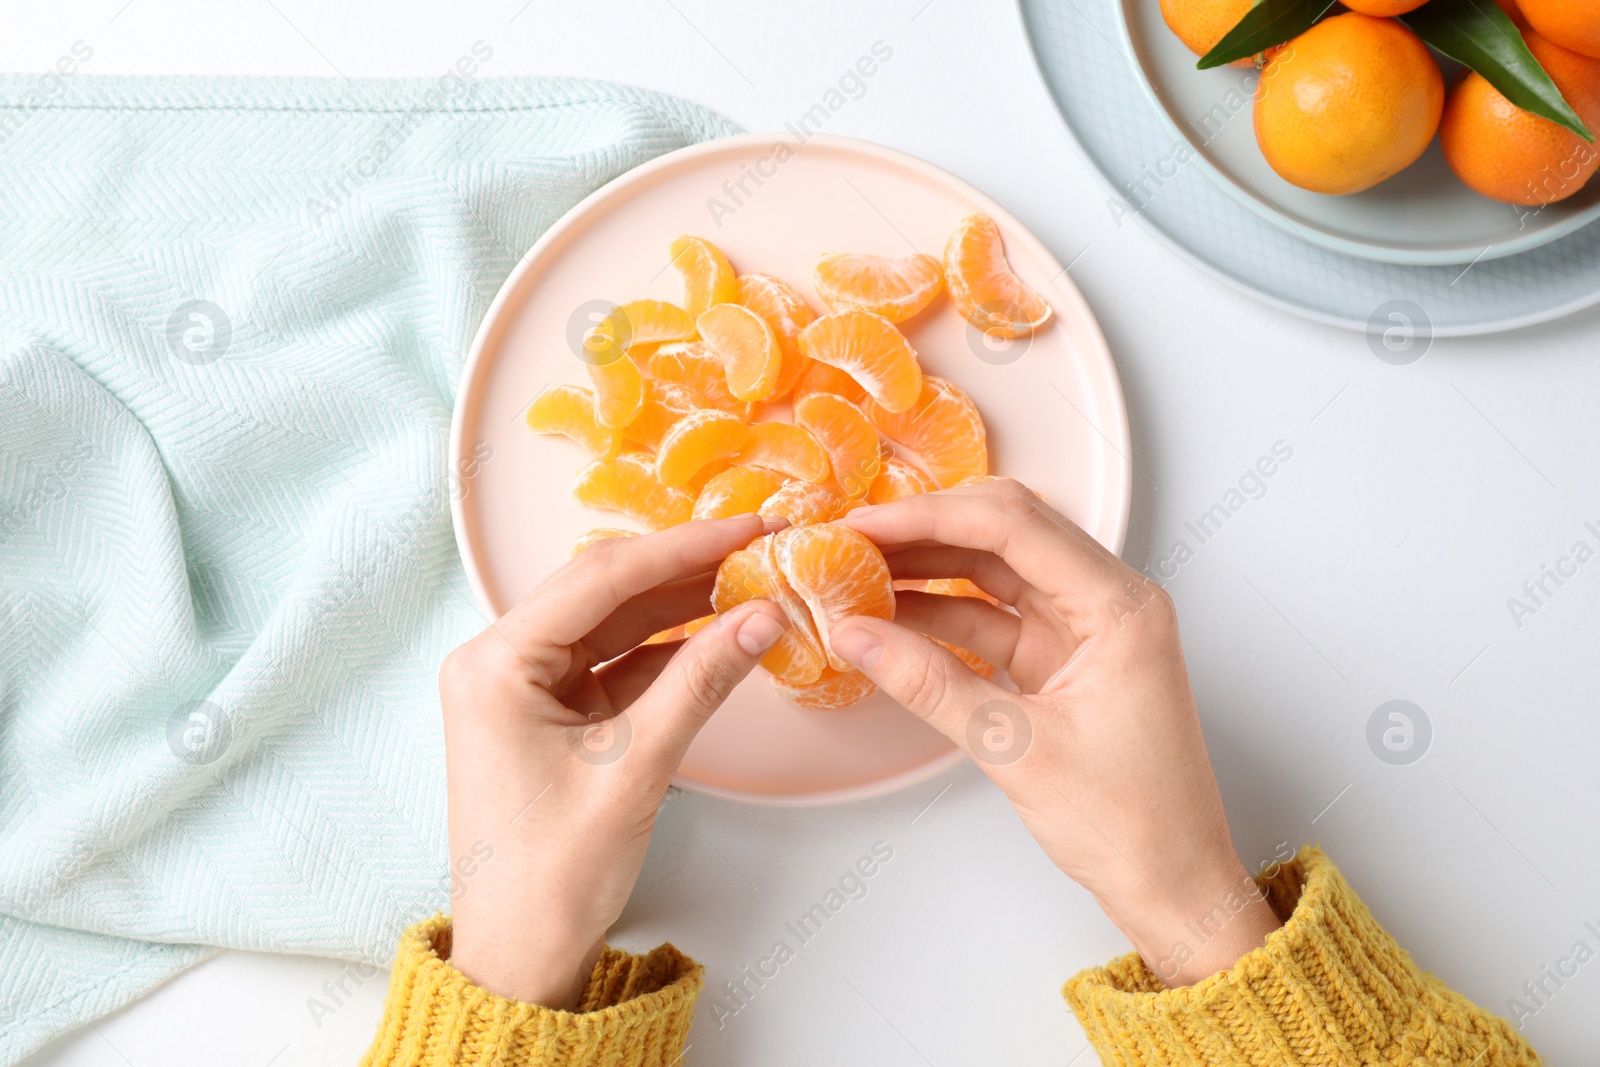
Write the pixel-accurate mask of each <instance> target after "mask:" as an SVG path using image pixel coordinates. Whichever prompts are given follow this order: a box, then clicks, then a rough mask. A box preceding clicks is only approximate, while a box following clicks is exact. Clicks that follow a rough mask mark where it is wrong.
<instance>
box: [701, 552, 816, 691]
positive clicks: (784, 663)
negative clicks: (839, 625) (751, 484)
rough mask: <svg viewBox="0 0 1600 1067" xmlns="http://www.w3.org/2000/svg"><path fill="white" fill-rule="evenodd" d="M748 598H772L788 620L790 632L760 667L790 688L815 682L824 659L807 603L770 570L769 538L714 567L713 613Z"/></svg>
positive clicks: (720, 612)
mask: <svg viewBox="0 0 1600 1067" xmlns="http://www.w3.org/2000/svg"><path fill="white" fill-rule="evenodd" d="M747 600H770V601H772V602H773V603H774V604H776V605H778V607H779V608H781V609H782V610H783V613H784V614H785V615H787V616H788V618H789V629H787V630H785V631H784V634H783V636H782V637H780V638H778V643H777V644H775V645H773V646H772V647H771V648H770V649H768V650H767V653H766V655H764V656H762V657H761V665H762V666H763V667H765V668H766V669H767V670H768V671H771V672H772V674H773V675H774V676H775V677H777V678H781V679H783V680H784V681H785V682H788V683H790V684H792V685H808V684H810V683H811V682H814V681H816V680H817V679H818V678H819V677H820V676H821V674H822V671H823V668H824V667H826V666H827V658H826V657H825V656H824V655H823V654H822V644H821V642H820V641H818V640H817V633H816V630H815V629H814V628H813V627H812V625H811V615H810V613H809V612H808V611H807V610H806V606H805V604H804V603H802V602H801V600H800V598H799V597H797V596H795V594H794V590H793V589H790V588H789V583H788V582H786V581H785V580H784V578H783V576H782V575H781V574H779V573H778V569H777V568H776V567H775V566H773V562H772V537H771V535H768V536H766V537H762V538H759V539H757V540H755V541H752V542H751V543H750V544H749V546H748V547H745V548H741V549H739V550H738V551H736V552H733V553H731V554H730V555H729V556H728V558H727V559H725V560H723V561H722V566H720V567H718V568H717V578H716V584H715V585H714V586H713V587H712V590H711V609H712V610H713V611H715V612H716V613H717V614H718V615H721V614H724V613H725V612H727V611H730V610H732V609H733V608H735V607H737V606H738V605H740V604H743V603H744V602H745V601H747Z"/></svg>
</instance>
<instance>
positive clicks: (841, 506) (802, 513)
mask: <svg viewBox="0 0 1600 1067" xmlns="http://www.w3.org/2000/svg"><path fill="white" fill-rule="evenodd" d="M846 508H847V505H846V503H845V499H844V497H842V496H840V495H839V494H838V493H835V492H834V491H833V490H832V489H829V488H828V487H827V486H825V485H817V484H816V483H815V482H802V481H798V480H796V481H792V482H789V483H788V484H787V485H785V486H784V487H783V488H781V489H779V490H778V491H777V492H776V493H773V494H772V495H771V496H769V497H767V499H766V500H764V501H763V502H762V504H761V507H760V508H758V509H757V511H756V513H757V514H759V515H760V516H761V517H762V518H763V519H786V520H788V522H789V525H791V526H809V525H811V524H812V523H817V522H827V521H829V520H830V519H834V518H837V517H838V516H839V515H841V514H843V513H844V512H845V510H846Z"/></svg>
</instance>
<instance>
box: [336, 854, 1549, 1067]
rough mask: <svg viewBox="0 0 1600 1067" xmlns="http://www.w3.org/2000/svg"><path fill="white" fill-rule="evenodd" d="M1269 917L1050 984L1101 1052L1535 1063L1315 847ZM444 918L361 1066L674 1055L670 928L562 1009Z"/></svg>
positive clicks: (680, 992)
mask: <svg viewBox="0 0 1600 1067" xmlns="http://www.w3.org/2000/svg"><path fill="white" fill-rule="evenodd" d="M1261 884H1262V886H1263V888H1265V889H1266V891H1267V894H1268V899H1269V900H1270V901H1271V903H1272V906H1273V909H1274V910H1275V911H1276V912H1277V913H1278V916H1279V917H1280V918H1281V919H1283V920H1284V924H1283V928H1282V929H1280V930H1278V931H1276V932H1275V933H1273V934H1272V936H1271V937H1269V938H1268V939H1267V943H1266V944H1265V945H1264V946H1262V947H1261V948H1259V949H1256V950H1255V951H1253V952H1251V953H1249V954H1247V955H1245V956H1244V957H1243V958H1241V959H1240V960H1239V961H1238V962H1237V963H1236V964H1234V966H1233V967H1232V969H1230V970H1227V971H1224V972H1222V973H1220V974H1214V975H1212V976H1211V977H1210V978H1207V979H1205V980H1204V981H1202V982H1198V983H1196V984H1195V985H1192V986H1187V987H1185V988H1182V989H1166V988H1164V987H1163V986H1162V984H1161V981H1160V979H1158V978H1157V977H1156V976H1155V974H1153V973H1152V972H1151V971H1150V969H1149V968H1148V967H1146V966H1145V965H1144V962H1143V961H1142V960H1141V959H1140V958H1139V956H1138V955H1137V954H1131V955H1127V956H1124V957H1122V958H1121V959H1118V960H1114V961H1113V962H1111V963H1110V964H1108V965H1107V966H1105V967H1096V968H1093V969H1092V970H1088V971H1084V972H1083V973H1081V974H1079V975H1077V976H1076V977H1074V978H1073V979H1072V980H1071V981H1069V982H1067V984H1066V988H1065V989H1064V990H1063V994H1064V995H1065V996H1066V999H1067V1003H1068V1004H1070V1005H1071V1006H1072V1010H1073V1011H1074V1012H1076V1013H1077V1016H1078V1021H1079V1022H1080V1023H1082V1024H1083V1028H1084V1031H1085V1032H1086V1033H1087V1034H1088V1035H1089V1040H1090V1041H1091V1042H1093V1043H1094V1047H1095V1050H1096V1051H1097V1052H1099V1054H1100V1059H1101V1062H1102V1063H1103V1064H1105V1065H1106V1067H1157V1065H1160V1067H1269V1065H1270V1067H1290V1065H1297V1067H1298V1065H1304V1067H1367V1065H1373V1064H1384V1065H1391V1067H1433V1065H1440V1067H1443V1065H1446V1064H1454V1065H1461V1067H1465V1065H1469V1064H1470V1065H1472V1067H1533V1065H1536V1064H1538V1063H1539V1057H1538V1056H1537V1055H1536V1054H1535V1053H1534V1051H1533V1049H1532V1048H1530V1047H1529V1046H1528V1045H1527V1044H1526V1043H1525V1042H1524V1041H1523V1040H1522V1039H1521V1038H1520V1037H1519V1036H1518V1035H1517V1033H1516V1032H1515V1031H1514V1030H1512V1029H1511V1027H1510V1026H1509V1025H1508V1024H1507V1023H1506V1022H1505V1021H1504V1020H1503V1019H1500V1018H1497V1017H1496V1016H1493V1015H1490V1014H1489V1013H1488V1012H1484V1011H1480V1010H1479V1009H1478V1008H1476V1007H1474V1006H1473V1005H1472V1003H1471V1002H1469V1001H1468V1000H1467V999H1466V998H1465V997H1462V996H1461V995H1459V994H1457V993H1454V992H1452V991H1451V990H1450V989H1449V988H1447V987H1446V986H1445V985H1444V983H1442V982H1440V981H1439V980H1438V979H1437V978H1434V977H1433V976H1432V975H1429V974H1424V973H1423V972H1422V971H1421V970H1419V969H1418V968H1417V966H1416V964H1414V963H1412V962H1411V957H1410V956H1408V955H1407V954H1406V953H1405V951H1404V950H1402V949H1401V948H1400V946H1399V945H1397V944H1396V943H1395V941H1394V939H1393V938H1391V937H1390V936H1389V935H1388V934H1386V933H1384V931H1383V929H1382V928H1381V927H1379V926H1378V924H1377V923H1376V922H1375V921H1374V920H1373V918H1372V916H1371V915H1370V914H1368V913H1367V909H1366V907H1365V906H1364V905H1363V904H1362V903H1361V901H1360V899H1359V898H1357V897H1356V895H1355V893H1354V892H1353V891H1352V890H1351V889H1350V886H1349V885H1348V884H1346V882H1345V880H1344V878H1343V877H1342V876H1341V875H1340V874H1339V872H1338V870H1337V869H1335V868H1334V866H1333V864H1332V863H1331V862H1329V860H1328V858H1327V857H1326V856H1324V855H1323V854H1322V852H1321V851H1320V850H1318V849H1305V850H1303V851H1302V852H1301V853H1300V854H1299V855H1298V856H1297V857H1296V858H1295V859H1294V860H1292V861H1291V862H1289V863H1287V864H1284V865H1282V866H1281V867H1279V868H1278V869H1277V870H1276V871H1275V872H1273V874H1272V875H1271V876H1270V877H1266V878H1263V879H1261ZM449 955H450V924H449V921H448V920H447V919H442V918H435V919H433V920H432V921H430V922H425V923H422V924H420V925H418V926H414V927H412V928H411V929H410V930H408V931H406V934H405V936H404V938H403V939H402V940H401V943H400V950H399V954H398V956H397V957H396V959H395V963H394V977H393V980H392V982H391V984H390V987H389V1000H388V1004H387V1006H386V1008H385V1010H384V1017H383V1023H382V1025H381V1026H380V1028H379V1030H378V1036H377V1039H376V1040H375V1041H374V1042H373V1045H372V1049H371V1051H369V1052H368V1053H367V1056H366V1059H364V1060H363V1061H362V1063H363V1064H364V1065H365V1067H456V1065H466V1064H496V1065H500V1067H523V1065H538V1067H621V1065H624V1064H626V1065H629V1067H634V1065H642V1067H672V1065H673V1064H675V1063H677V1062H678V1059H679V1057H680V1055H681V1053H682V1051H683V1046H684V1039H685V1038H686V1037H687V1035H688V1033H689V1023H690V1020H691V1018H692V1016H693V1014H694V1000H695V996H696V994H698V993H699V991H700V983H701V977H702V969H701V967H700V966H699V965H698V964H696V963H695V962H694V961H692V960H690V959H689V958H688V957H686V956H684V955H683V954H682V953H681V952H679V951H678V950H677V949H675V948H673V947H672V946H671V945H662V946H661V947H660V948H658V949H656V950H655V951H653V952H650V953H648V954H646V955H643V956H631V955H629V954H628V953H626V952H621V951H618V950H615V949H607V950H606V952H605V955H604V956H603V957H602V958H601V959H600V962H599V963H598V964H596V966H595V970H594V974H593V975H591V976H590V979H589V983H588V986H587V987H586V988H585V990H584V993H583V1001H582V1003H581V1005H580V1008H579V1010H578V1011H576V1012H565V1011H554V1010H551V1009H549V1008H541V1007H537V1006H535V1005H531V1004H523V1003H519V1002H516V1001H511V1000H505V999H504V998H501V997H497V996H495V995H494V994H492V993H489V992H486V991H485V990H482V989H479V988H478V987H476V986H474V985H473V984H472V983H470V982H468V981H467V980H466V979H465V978H464V977H462V975H461V974H460V973H459V972H458V971H456V970H455V968H453V967H451V966H450V964H449V963H448V962H446V960H447V959H448V957H449Z"/></svg>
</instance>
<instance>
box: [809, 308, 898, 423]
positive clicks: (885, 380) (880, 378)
mask: <svg viewBox="0 0 1600 1067" xmlns="http://www.w3.org/2000/svg"><path fill="white" fill-rule="evenodd" d="M800 351H802V352H804V353H805V354H806V355H807V356H809V357H811V358H812V359H814V360H816V361H817V362H819V363H826V364H828V366H830V367H837V368H838V369H839V370H842V371H844V372H845V373H846V374H848V375H850V377H852V378H854V379H855V380H856V382H857V383H859V384H860V386H861V388H863V389H865V390H866V391H867V395H869V396H871V397H872V399H873V400H876V401H877V402H878V403H879V404H882V405H883V406H884V407H885V408H886V409H888V410H889V411H904V410H906V408H909V407H910V406H911V405H912V404H914V403H916V400H917V394H918V393H920V392H921V391H922V367H921V365H920V364H919V363H918V362H917V353H916V351H915V350H914V349H913V348H912V347H911V342H910V341H907V340H906V339H905V335H904V334H902V333H901V332H900V331H899V329H898V328H896V326H895V324H894V323H892V322H890V321H889V320H888V319H886V318H884V317H883V316H882V315H874V314H873V313H872V312H870V311H835V312H834V313H833V314H831V315H824V316H822V318H820V319H818V320H817V321H816V322H813V323H812V324H811V325H810V326H807V327H806V328H805V329H804V330H801V331H800Z"/></svg>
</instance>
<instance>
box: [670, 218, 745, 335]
mask: <svg viewBox="0 0 1600 1067" xmlns="http://www.w3.org/2000/svg"><path fill="white" fill-rule="evenodd" d="M667 251H668V253H669V254H670V255H671V256H672V265H673V266H674V267H676V268H677V269H678V273H679V274H681V275H683V307H684V310H685V311H687V312H688V313H689V315H690V317H691V318H696V319H698V318H699V317H700V313H701V312H703V311H705V310H706V309H707V308H709V307H711V306H712V305H713V304H727V303H732V302H733V301H735V300H738V299H739V276H738V275H737V274H735V273H734V272H733V264H731V263H729V262H728V257H727V256H725V255H723V254H722V250H721V249H719V248H718V247H717V246H716V245H714V244H712V243H711V242H710V241H707V240H706V239H705V238H703V237H689V236H684V237H680V238H678V239H677V240H676V241H674V242H672V246H671V247H670V248H669V249H668V250H667Z"/></svg>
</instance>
